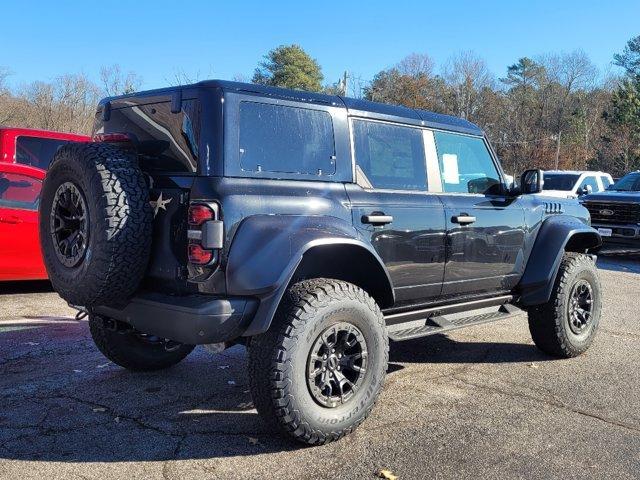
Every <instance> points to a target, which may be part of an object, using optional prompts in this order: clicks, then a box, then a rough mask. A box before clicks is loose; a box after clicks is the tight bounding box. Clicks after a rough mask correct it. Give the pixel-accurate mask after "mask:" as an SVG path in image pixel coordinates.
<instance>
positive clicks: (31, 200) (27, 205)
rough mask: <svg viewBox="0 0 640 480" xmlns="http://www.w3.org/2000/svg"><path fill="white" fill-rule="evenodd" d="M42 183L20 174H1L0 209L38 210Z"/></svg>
mask: <svg viewBox="0 0 640 480" xmlns="http://www.w3.org/2000/svg"><path fill="white" fill-rule="evenodd" d="M41 188H42V182H41V181H40V180H38V179H37V178H33V177H29V176H27V175H20V174H19V173H0V207H4V208H19V209H22V210H37V209H38V200H39V198H40V189H41Z"/></svg>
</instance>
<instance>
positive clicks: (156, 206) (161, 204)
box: [149, 192, 173, 218]
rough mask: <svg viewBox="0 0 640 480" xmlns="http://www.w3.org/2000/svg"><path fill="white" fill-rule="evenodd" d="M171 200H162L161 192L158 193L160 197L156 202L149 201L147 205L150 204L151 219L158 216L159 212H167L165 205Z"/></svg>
mask: <svg viewBox="0 0 640 480" xmlns="http://www.w3.org/2000/svg"><path fill="white" fill-rule="evenodd" d="M171 200H173V198H167V199H166V200H163V199H162V192H160V196H159V197H158V199H157V200H155V201H154V200H151V201H150V202H149V203H150V204H151V208H153V218H155V217H156V215H158V212H159V211H160V210H164V211H165V212H166V211H167V204H169V203H170V202H171Z"/></svg>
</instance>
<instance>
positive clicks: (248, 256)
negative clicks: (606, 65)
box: [95, 81, 600, 343]
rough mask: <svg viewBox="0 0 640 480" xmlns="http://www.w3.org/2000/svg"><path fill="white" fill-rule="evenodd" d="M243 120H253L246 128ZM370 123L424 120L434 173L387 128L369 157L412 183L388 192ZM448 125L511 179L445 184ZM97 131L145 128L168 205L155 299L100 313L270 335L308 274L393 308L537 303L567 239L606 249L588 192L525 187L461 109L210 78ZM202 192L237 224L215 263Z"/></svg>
mask: <svg viewBox="0 0 640 480" xmlns="http://www.w3.org/2000/svg"><path fill="white" fill-rule="evenodd" d="M292 112H293V113H292ZM247 119H249V120H250V121H249V120H247ZM261 119H262V120H261ZM242 122H249V123H247V124H246V125H253V128H250V127H247V126H246V125H245V129H244V130H242V131H241V125H242ZM251 122H253V124H251ZM256 122H257V123H256ZM261 122H262V123H261ZM287 122H290V123H287ZM296 122H297V123H296ZM314 122H317V123H314ZM359 123H360V124H362V123H368V124H370V123H376V124H384V125H386V126H387V127H386V128H387V129H388V128H391V127H389V126H390V125H391V126H395V127H398V126H405V127H411V128H410V130H412V131H413V132H414V134H413V137H412V138H417V139H418V140H417V141H414V143H413V144H412V145H414V144H420V145H421V146H423V147H424V149H423V150H420V149H414V150H411V152H412V153H411V155H412V157H411V158H412V159H413V161H414V163H413V164H412V165H415V164H419V163H420V162H421V161H423V164H422V165H421V167H425V168H424V169H423V173H422V175H426V178H420V179H419V180H420V181H411V178H413V177H411V175H409V176H407V175H406V168H405V167H403V164H402V163H401V160H402V159H403V158H405V157H406V156H407V155H408V154H407V153H406V149H405V147H404V146H403V145H404V144H401V142H397V143H394V141H395V137H394V138H391V139H389V138H387V137H384V136H381V135H380V134H377V133H376V129H375V128H371V129H370V130H367V131H368V132H369V131H370V132H372V133H370V134H369V133H368V134H367V135H371V138H372V139H373V143H371V144H370V145H369V146H368V147H367V152H368V155H370V157H371V158H374V156H375V158H376V161H377V162H379V163H377V164H375V167H374V166H372V165H373V164H372V163H370V164H369V165H368V167H369V168H372V169H373V168H377V169H378V170H376V171H373V170H372V171H371V172H369V173H370V175H371V178H372V179H373V180H374V182H377V181H378V179H384V178H392V177H393V178H400V179H402V176H403V175H405V179H407V178H408V180H406V182H404V183H403V181H400V182H399V183H397V184H396V185H392V186H383V185H376V187H374V186H373V185H372V183H371V182H369V181H368V180H367V181H361V180H362V179H361V178H358V175H359V173H357V172H359V171H360V170H361V168H360V166H359V165H358V166H356V159H355V158H354V157H355V153H354V152H355V148H356V143H355V140H354V135H355V138H361V139H363V138H364V137H365V136H361V137H358V135H357V134H355V133H354V126H353V125H354V124H359ZM290 124H291V125H294V127H291V128H290V127H288V125H290ZM289 128H290V129H289ZM380 128H382V127H380ZM391 129H392V128H391ZM405 130H406V129H405ZM319 131H320V132H322V133H321V134H318V133H317V132H319ZM442 131H445V132H446V134H447V135H448V134H455V135H449V136H454V137H455V136H458V137H465V138H467V139H468V140H469V139H471V140H472V141H474V142H476V143H479V144H481V145H480V146H479V147H478V148H482V149H486V152H485V157H486V158H487V159H488V162H489V163H491V162H492V163H493V164H495V165H494V166H495V171H494V172H492V175H491V176H490V177H488V176H487V177H485V178H487V179H489V178H491V179H492V181H493V184H492V185H493V187H495V188H493V190H491V193H490V194H489V190H488V189H487V190H483V189H480V187H478V189H479V190H472V189H469V190H468V191H469V192H474V193H467V190H465V189H463V190H462V191H459V190H455V191H456V192H458V193H446V192H444V191H443V190H444V188H443V184H444V183H445V182H444V178H445V175H444V174H443V173H442V172H441V170H442V169H443V168H444V167H443V166H441V163H442V162H441V163H438V162H439V160H438V155H439V154H438V151H437V150H438V145H437V144H436V142H435V141H434V137H435V136H436V135H440V134H438V132H442ZM95 132H96V133H116V134H117V133H125V134H127V135H128V136H130V137H131V139H130V142H129V143H127V144H126V145H123V146H124V147H125V148H135V149H136V150H137V151H138V154H139V158H140V164H141V167H142V169H143V170H144V171H145V172H146V173H147V174H148V178H149V187H150V196H151V198H150V200H151V201H152V202H154V203H152V205H154V209H155V210H156V212H155V213H156V219H155V224H154V241H153V254H152V260H151V262H150V265H149V269H148V273H147V278H146V279H145V281H144V282H143V285H142V287H141V293H140V295H139V296H138V297H135V298H134V299H133V300H132V301H130V302H128V303H127V304H125V305H124V306H120V307H119V308H113V307H104V308H102V307H101V309H100V311H99V312H98V313H102V314H105V315H110V316H113V317H114V318H117V319H119V320H123V321H127V322H129V323H131V324H132V325H134V326H135V327H136V328H139V329H140V330H142V331H146V332H149V333H154V334H157V335H164V336H166V337H167V338H172V339H175V340H178V341H184V342H185V343H210V342H219V341H229V340H233V339H234V338H236V337H238V336H242V335H244V336H251V335H256V334H259V333H262V332H264V331H266V330H267V329H268V328H269V326H270V324H271V321H272V319H273V316H274V314H275V311H276V309H277V307H278V304H279V302H280V299H281V298H282V296H283V294H284V292H285V291H286V289H287V287H288V286H289V285H290V284H291V283H292V282H296V281H298V280H300V279H304V278H317V277H329V278H338V279H341V280H344V281H348V282H351V283H354V284H356V285H358V286H360V287H361V288H363V289H365V290H366V291H367V292H368V293H369V294H370V295H371V296H372V297H373V298H374V299H375V300H376V301H377V302H378V304H379V306H380V307H381V308H382V309H384V310H385V312H386V313H387V314H389V315H395V314H397V313H398V312H407V311H412V310H413V311H418V310H420V311H422V310H424V309H430V308H432V307H433V308H434V310H433V311H434V312H435V311H437V310H438V309H437V308H436V307H435V306H437V305H447V308H448V309H452V308H453V309H454V310H455V309H457V308H458V307H455V305H459V306H460V307H459V308H461V309H465V308H467V307H468V308H471V307H470V306H469V305H475V303H474V302H475V301H481V302H485V301H487V302H488V303H491V302H492V301H493V300H492V299H500V302H502V303H504V302H506V301H507V300H505V299H506V298H508V299H509V301H513V302H518V301H519V300H520V302H521V304H522V305H524V306H528V305H535V304H539V303H543V302H544V301H545V299H546V298H548V293H549V291H550V285H552V284H553V279H554V278H555V272H556V271H557V265H558V262H559V259H560V258H561V256H562V254H563V252H564V250H565V249H573V251H592V250H593V249H594V248H597V247H598V246H599V244H600V237H599V235H598V234H597V232H596V231H595V230H593V229H592V228H590V227H589V226H588V221H589V215H588V213H587V211H586V210H585V209H584V208H583V207H581V206H580V205H579V204H578V203H577V202H576V201H573V200H554V201H553V202H552V203H550V202H548V201H545V200H544V199H543V198H542V197H534V196H531V195H519V194H516V193H514V192H510V191H509V189H508V188H507V186H506V184H505V178H504V173H503V172H502V168H501V167H500V165H499V162H498V160H497V158H496V157H495V154H494V153H493V151H492V150H491V147H490V145H489V143H488V142H487V140H486V139H485V138H484V135H483V132H482V130H481V129H480V128H478V127H477V126H476V125H473V124H472V123H470V122H468V121H466V120H464V119H459V118H455V117H450V116H447V115H441V114H436V113H432V112H425V111H421V110H416V109H411V108H407V107H401V106H391V105H383V104H378V103H373V102H368V101H364V100H356V99H350V98H342V97H338V96H331V95H323V94H317V93H309V92H301V91H291V90H285V89H280V88H273V87H265V86H259V85H249V84H243V83H236V82H224V81H206V82H201V83H198V84H195V85H189V86H183V87H174V88H169V89H161V90H154V91H149V92H142V93H138V94H132V95H124V96H120V97H113V98H108V99H105V100H103V101H102V102H101V104H100V106H99V109H98V114H97V116H96V123H95ZM282 132H284V133H285V135H284V136H282V137H281V138H280V140H278V139H277V138H276V140H274V141H273V142H272V141H271V139H272V137H273V138H275V137H278V135H279V134H282ZM415 132H419V135H415ZM434 132H435V133H434ZM252 134H253V136H252ZM376 135H378V137H376ZM256 138H260V139H261V140H259V141H257V140H255V139H256ZM368 138H369V137H367V140H366V141H367V142H368V141H369V140H368ZM389 140H390V141H389ZM477 140H480V142H477ZM278 141H279V142H280V143H278ZM376 142H377V143H376ZM385 142H386V143H385ZM357 145H362V143H358V144H357ZM380 145H383V147H380ZM443 151H444V150H443ZM265 152H266V153H265ZM274 152H275V153H274ZM371 152H373V153H371ZM381 152H382V153H381ZM416 152H418V153H419V154H421V155H422V157H420V156H418V157H416V156H415V155H417V154H416ZM461 152H463V151H461ZM447 155H448V156H449V157H452V156H455V155H452V152H449V153H447ZM460 155H462V156H463V155H464V152H463V153H460ZM423 157H424V158H423ZM363 158H364V157H363ZM461 158H462V157H461ZM256 159H258V160H256ZM440 160H442V159H440ZM449 160H450V159H449ZM455 161H456V162H458V160H455ZM314 162H315V163H314ZM398 162H400V163H398ZM461 164H464V162H462V163H461ZM316 165H322V168H316V167H315V166H316ZM456 165H457V164H456ZM326 166H329V167H330V168H327V167H326ZM465 168H471V167H468V165H467V166H466V167H465ZM403 169H404V170H403ZM456 170H457V166H456ZM424 172H426V174H425V173H424ZM470 173H471V174H474V175H475V173H476V170H473V169H472V170H467V172H466V173H465V174H470ZM394 175H395V177H394ZM456 175H458V174H457V173H456ZM365 177H366V175H365ZM440 177H443V178H440ZM474 178H475V179H476V180H477V178H476V177H474ZM423 180H424V181H425V182H424V183H422V182H423ZM477 185H482V182H480V183H478V184H477ZM395 188H403V190H396V189H395ZM478 191H484V192H485V193H483V194H481V193H477V192H478ZM160 195H162V197H160ZM159 203H160V204H161V206H160V207H159V206H158V204H159ZM194 203H196V204H204V205H209V206H212V210H215V211H216V212H217V213H216V215H217V217H216V218H215V221H216V222H219V223H218V224H217V226H218V228H220V227H221V228H222V231H223V234H222V238H223V242H222V245H223V247H222V248H221V249H219V250H216V255H215V261H211V262H203V263H202V264H201V265H198V264H195V263H194V262H190V261H189V259H188V256H187V247H188V245H191V243H192V242H197V241H198V240H197V239H198V238H201V234H202V230H198V229H197V228H198V227H197V224H196V227H194V226H193V225H189V224H188V223H187V211H188V208H189V205H190V204H194ZM213 207H215V208H213ZM470 218H472V219H473V220H472V221H466V220H465V221H463V220H464V219H470ZM461 219H462V220H461ZM194 228H196V230H193V229H194ZM198 235H200V237H199V236H198ZM452 306H453V307H452ZM392 312H393V313H392ZM476 317H477V316H476ZM476 317H473V318H474V320H473V321H474V322H476V321H477V322H480V321H482V319H484V317H477V318H476ZM172 319H173V320H172ZM200 332H204V333H203V334H201V333H200Z"/></svg>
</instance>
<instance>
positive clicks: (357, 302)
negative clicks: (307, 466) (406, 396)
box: [248, 278, 389, 445]
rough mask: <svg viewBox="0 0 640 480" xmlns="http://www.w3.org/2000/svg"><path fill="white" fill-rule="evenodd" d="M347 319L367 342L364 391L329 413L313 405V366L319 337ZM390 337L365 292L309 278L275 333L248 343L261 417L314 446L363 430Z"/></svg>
mask: <svg viewBox="0 0 640 480" xmlns="http://www.w3.org/2000/svg"><path fill="white" fill-rule="evenodd" d="M340 322H342V324H344V323H345V322H346V323H348V324H349V325H354V326H356V327H357V328H358V329H359V330H360V331H361V333H362V336H363V338H364V340H365V341H366V347H367V352H368V360H367V361H368V363H367V366H366V373H365V375H364V377H363V378H362V382H363V383H362V386H361V387H360V389H359V390H357V391H356V392H355V393H354V395H353V397H352V398H350V399H349V400H347V401H346V402H345V403H344V404H342V405H339V406H336V407H333V408H329V407H326V406H322V405H321V404H320V403H318V402H317V401H315V400H314V398H313V396H312V394H311V391H310V387H309V386H308V384H307V379H306V376H307V374H306V370H307V361H308V358H309V355H310V351H311V348H312V346H313V345H314V342H316V341H317V339H318V337H319V335H320V333H322V332H324V331H326V329H327V328H329V327H330V326H331V325H337V324H339V323H340ZM388 358H389V340H388V337H387V332H386V327H385V323H384V318H383V316H382V313H381V312H380V309H379V308H378V305H377V304H376V302H375V301H374V300H373V298H371V297H370V296H369V295H368V294H367V293H366V292H365V291H364V290H362V289H360V288H358V287H356V286H355V285H352V284H350V283H347V282H343V281H338V280H331V279H322V278H321V279H314V280H304V281H301V282H299V283H296V284H295V285H293V286H291V287H290V288H289V289H288V291H287V292H286V293H285V295H284V298H283V300H282V302H281V304H280V306H279V308H278V311H277V313H276V315H275V318H274V320H273V323H272V324H271V327H270V328H269V330H268V331H267V332H265V333H263V334H261V335H257V336H255V337H253V338H252V339H251V341H250V344H249V355H248V370H249V384H250V388H251V394H252V397H253V401H254V405H255V407H256V409H257V410H258V413H259V414H260V415H261V416H262V418H263V419H264V420H265V421H266V423H267V424H268V425H269V426H270V427H271V428H273V429H278V430H280V431H282V432H285V433H286V434H288V435H290V436H292V437H293V438H295V439H296V440H298V441H300V442H303V443H307V444H311V445H316V444H324V443H329V442H331V441H334V440H338V439H339V438H341V437H343V436H344V435H346V434H348V433H350V432H352V431H353V430H354V429H355V428H356V427H358V425H360V424H361V423H362V422H363V421H364V420H365V418H366V417H367V416H368V415H369V413H370V412H371V410H372V409H373V407H374V405H375V403H376V400H377V398H378V395H379V394H380V391H381V389H382V386H383V383H384V378H385V375H386V370H387V363H388Z"/></svg>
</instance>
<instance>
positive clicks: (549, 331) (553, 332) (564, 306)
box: [528, 252, 602, 358]
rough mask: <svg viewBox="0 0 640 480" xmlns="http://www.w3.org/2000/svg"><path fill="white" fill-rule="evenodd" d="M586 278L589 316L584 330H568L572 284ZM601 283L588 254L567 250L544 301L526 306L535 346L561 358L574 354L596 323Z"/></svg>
mask: <svg viewBox="0 0 640 480" xmlns="http://www.w3.org/2000/svg"><path fill="white" fill-rule="evenodd" d="M584 280H586V281H587V282H588V283H589V284H590V286H591V288H592V291H593V297H594V298H593V303H592V306H591V308H592V310H591V320H590V323H588V324H587V325H586V327H585V330H584V332H581V333H580V334H577V333H576V332H574V331H572V329H571V327H570V325H569V322H570V315H569V303H570V299H571V294H572V291H573V288H574V286H576V285H577V283H578V282H580V281H584ZM601 310H602V287H601V285H600V280H599V278H598V271H597V268H596V265H595V263H594V261H593V259H592V257H590V256H589V255H584V254H580V253H573V252H567V253H565V254H564V257H563V258H562V262H561V264H560V268H559V270H558V274H557V276H556V279H555V283H554V286H553V290H552V293H551V298H550V299H549V301H548V302H547V303H545V304H544V305H539V306H536V307H533V308H531V309H529V312H528V316H529V331H530V332H531V337H532V338H533V342H534V343H535V344H536V346H537V347H538V348H539V349H540V350H542V351H543V352H545V353H548V354H549V355H553V356H556V357H562V358H571V357H577V356H578V355H581V354H582V353H584V352H585V351H586V350H587V349H588V348H589V346H590V345H591V344H592V343H593V340H594V337H595V335H596V333H597V331H598V325H599V323H600V314H601Z"/></svg>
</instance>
